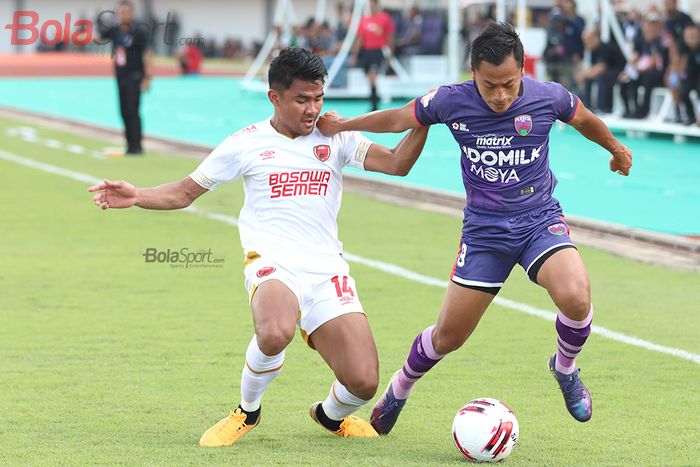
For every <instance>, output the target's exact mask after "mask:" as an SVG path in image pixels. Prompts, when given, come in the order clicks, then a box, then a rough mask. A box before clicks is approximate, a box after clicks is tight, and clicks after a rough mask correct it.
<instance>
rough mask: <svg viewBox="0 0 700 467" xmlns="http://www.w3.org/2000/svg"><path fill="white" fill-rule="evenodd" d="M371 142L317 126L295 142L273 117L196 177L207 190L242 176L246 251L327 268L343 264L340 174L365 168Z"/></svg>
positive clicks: (220, 151)
mask: <svg viewBox="0 0 700 467" xmlns="http://www.w3.org/2000/svg"><path fill="white" fill-rule="evenodd" d="M371 144H372V143H371V142H370V141H369V140H368V139H367V138H365V137H364V136H362V135H361V134H360V133H359V132H342V133H339V134H337V135H335V136H332V137H327V136H324V135H323V134H321V132H320V131H319V130H318V129H317V128H314V130H313V132H312V133H311V134H310V135H308V136H300V137H297V138H295V139H291V138H289V137H287V136H284V135H282V134H280V133H278V132H277V131H276V130H275V129H274V128H273V127H272V125H271V123H270V120H269V119H267V120H264V121H262V122H259V123H256V124H254V125H251V126H249V127H247V128H244V129H242V130H240V131H238V132H236V133H234V134H233V135H231V136H229V137H228V138H226V139H225V140H224V141H223V142H222V143H221V144H219V146H218V147H217V148H216V149H214V151H213V152H212V153H211V154H210V155H209V156H208V157H207V158H206V159H205V160H204V161H203V162H202V163H201V164H200V165H199V167H198V168H197V170H195V171H194V172H193V173H192V174H190V177H191V178H192V180H194V181H195V182H196V183H197V184H198V185H200V186H202V187H203V188H206V189H208V190H213V189H214V188H216V186H217V185H219V184H221V183H226V182H230V181H232V180H235V179H236V178H238V177H243V185H244V190H245V201H244V204H243V208H242V209H241V213H240V219H239V231H240V236H241V245H242V246H243V250H244V254H246V255H247V254H248V253H250V252H256V253H258V254H260V255H263V256H269V257H273V258H275V260H276V261H277V262H279V263H280V264H283V265H284V264H285V263H287V264H293V265H295V266H296V267H302V268H303V269H305V270H308V271H325V270H328V269H329V268H331V269H332V268H333V267H338V264H342V263H344V260H342V256H341V255H342V248H343V245H342V243H341V242H340V241H339V240H338V225H337V222H336V218H337V215H338V211H339V209H340V201H341V196H342V188H343V176H342V172H341V171H342V169H343V167H345V166H346V165H349V166H351V167H355V168H359V169H364V160H365V156H366V154H367V150H368V149H369V147H370V145H371Z"/></svg>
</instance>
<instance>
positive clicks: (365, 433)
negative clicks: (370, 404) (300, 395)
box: [309, 402, 379, 438]
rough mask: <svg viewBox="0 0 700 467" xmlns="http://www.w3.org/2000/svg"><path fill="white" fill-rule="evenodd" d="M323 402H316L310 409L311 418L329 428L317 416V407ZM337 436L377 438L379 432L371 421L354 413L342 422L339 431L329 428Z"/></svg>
mask: <svg viewBox="0 0 700 467" xmlns="http://www.w3.org/2000/svg"><path fill="white" fill-rule="evenodd" d="M319 404H321V402H316V403H315V404H314V405H312V406H311V408H310V409H309V415H311V418H313V420H314V421H315V422H316V423H318V424H319V425H321V426H322V427H323V428H324V429H325V430H328V428H326V427H325V426H323V424H322V423H321V422H320V421H319V420H318V418H316V407H318V405H319ZM328 431H330V432H331V433H333V434H334V435H336V436H340V437H342V438H377V437H379V434H378V433H377V432H376V431H375V430H374V428H372V425H370V424H369V422H366V421H364V420H362V419H361V418H359V417H356V416H354V415H348V416H347V417H345V418H344V419H343V421H342V422H341V423H340V428H339V429H338V430H337V431H333V430H328Z"/></svg>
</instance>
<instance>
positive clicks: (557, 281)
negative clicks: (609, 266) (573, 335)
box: [537, 248, 591, 321]
mask: <svg viewBox="0 0 700 467" xmlns="http://www.w3.org/2000/svg"><path fill="white" fill-rule="evenodd" d="M537 283H538V284H540V285H541V286H542V287H544V288H545V289H547V292H548V293H549V295H550V296H551V297H552V300H553V301H554V304H555V305H556V306H557V308H558V309H559V310H561V311H562V313H564V314H565V315H566V316H567V317H569V318H571V319H574V320H577V321H580V320H582V319H584V318H585V317H586V315H587V314H588V312H589V310H590V305H591V286H590V281H589V278H588V272H587V271H586V266H585V265H584V264H583V260H582V259H581V255H580V254H579V252H578V250H577V249H575V248H562V249H559V250H557V251H556V252H555V253H554V254H553V255H551V256H550V257H549V258H547V260H546V261H545V262H544V263H543V264H542V267H540V270H539V272H538V273H537Z"/></svg>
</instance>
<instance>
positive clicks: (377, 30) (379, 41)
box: [357, 11, 394, 50]
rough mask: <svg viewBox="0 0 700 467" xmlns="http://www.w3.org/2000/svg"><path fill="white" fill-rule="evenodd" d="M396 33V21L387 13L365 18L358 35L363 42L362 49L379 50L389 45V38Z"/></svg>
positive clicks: (382, 12) (361, 22) (383, 12)
mask: <svg viewBox="0 0 700 467" xmlns="http://www.w3.org/2000/svg"><path fill="white" fill-rule="evenodd" d="M393 32H394V21H393V20H392V19H391V16H389V13H387V12H386V11H380V12H378V13H377V14H376V15H373V16H363V17H362V20H361V21H360V26H359V28H358V30H357V35H358V36H359V37H360V39H361V40H362V48H363V49H368V50H378V49H381V48H382V47H384V46H386V45H388V44H389V37H390V36H391V34H392V33H393Z"/></svg>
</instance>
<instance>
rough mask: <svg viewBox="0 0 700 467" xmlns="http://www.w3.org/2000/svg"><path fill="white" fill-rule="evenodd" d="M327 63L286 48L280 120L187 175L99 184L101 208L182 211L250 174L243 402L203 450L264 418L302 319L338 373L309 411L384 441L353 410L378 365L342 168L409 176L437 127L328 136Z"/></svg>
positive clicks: (230, 141)
mask: <svg viewBox="0 0 700 467" xmlns="http://www.w3.org/2000/svg"><path fill="white" fill-rule="evenodd" d="M325 77H326V68H325V66H324V64H323V61H322V60H321V59H320V58H319V57H318V56H317V55H315V54H313V53H311V52H309V51H307V50H305V49H301V48H296V47H291V48H287V49H283V50H282V51H281V52H280V54H279V56H278V57H277V58H275V59H274V60H273V61H272V63H271V64H270V70H269V75H268V81H269V84H270V90H269V91H268V98H269V100H270V102H271V103H272V105H273V106H274V115H273V116H272V117H271V118H269V119H267V120H264V121H262V122H258V123H255V124H253V125H251V126H249V127H247V128H244V129H242V130H240V131H238V132H236V133H234V134H233V135H231V136H229V137H228V138H226V140H224V141H223V142H222V143H221V144H220V145H219V146H218V147H217V148H216V149H215V150H214V151H213V152H212V153H211V154H210V155H209V156H208V157H207V158H206V159H205V160H204V161H203V162H202V163H201V164H200V165H199V167H198V168H197V170H195V171H194V172H193V173H192V174H190V175H189V176H188V177H185V178H184V179H182V180H180V181H178V182H174V183H170V184H166V185H161V186H158V187H155V188H136V187H134V186H133V185H131V184H129V183H128V182H126V181H123V180H121V181H116V182H112V181H109V180H105V181H104V183H101V184H99V185H95V186H92V187H90V188H89V189H88V191H90V192H96V194H95V195H94V197H93V201H94V203H95V204H96V205H97V206H100V207H101V208H102V209H110V208H128V207H131V206H138V207H141V208H145V209H180V208H185V207H187V206H189V205H190V204H191V203H192V202H193V201H194V200H195V199H197V198H198V197H199V196H200V195H202V194H203V193H206V192H207V191H211V190H213V189H215V188H216V186H217V185H219V184H221V183H225V182H229V181H231V180H234V179H236V178H239V177H243V184H244V189H245V201H244V204H243V208H242V210H241V213H240V221H239V230H240V237H241V244H242V246H243V250H244V255H245V269H244V275H245V285H246V288H247V289H248V293H249V296H250V305H251V308H252V312H253V321H254V324H255V335H254V336H253V338H252V339H251V341H250V343H249V344H248V349H247V352H246V358H245V362H244V367H243V375H242V378H241V402H240V404H239V406H238V407H237V408H236V409H235V410H233V411H232V412H231V413H230V414H229V415H228V416H227V417H225V418H224V419H222V420H221V421H219V422H218V423H216V424H215V425H214V426H212V427H211V428H209V429H208V430H207V431H206V432H205V433H204V434H203V435H202V437H201V439H200V441H199V444H200V445H201V446H210V447H218V446H229V445H231V444H233V443H235V442H236V441H237V440H238V439H239V438H240V437H241V436H243V435H244V434H246V433H248V432H249V431H250V430H252V429H253V428H255V427H256V426H257V425H258V423H259V422H260V407H261V399H262V396H263V393H264V392H265V390H266V389H267V387H268V386H269V385H270V383H271V382H272V381H273V380H274V379H275V378H276V377H277V376H278V375H279V374H280V373H281V371H282V367H283V364H284V349H285V348H286V347H287V345H288V344H289V343H290V342H291V340H292V338H293V337H294V332H295V328H296V326H297V325H298V326H299V328H300V329H301V333H302V336H303V337H304V338H305V339H306V340H307V342H308V344H309V345H310V346H311V347H312V348H315V349H316V350H317V351H318V352H319V353H320V354H321V357H323V359H324V360H325V361H326V362H327V363H328V365H329V366H330V367H331V369H332V370H333V372H334V374H335V376H336V380H335V381H334V382H333V384H332V385H331V388H330V391H329V394H328V397H327V398H326V400H324V401H323V402H317V403H315V404H313V405H312V406H311V409H310V415H311V417H312V418H313V420H314V421H316V422H317V423H318V424H320V425H321V426H322V427H324V428H326V429H327V430H329V431H331V432H332V433H334V434H336V435H338V436H342V437H374V436H377V433H376V431H375V430H374V429H373V428H372V426H371V425H370V424H369V423H368V422H366V421H364V420H362V419H360V418H358V417H355V416H353V415H352V413H354V412H355V411H357V410H358V409H359V408H360V407H362V406H364V405H365V404H366V403H367V402H369V400H370V399H371V398H372V397H373V396H374V394H375V392H376V390H377V384H378V379H379V369H378V367H379V363H378V359H377V350H376V347H375V344H374V339H373V337H372V333H371V331H370V327H369V324H368V322H367V318H366V316H365V315H364V311H363V309H362V305H361V304H360V301H359V297H358V293H357V288H356V287H355V281H354V280H353V278H352V276H350V269H349V266H348V264H347V263H346V262H345V260H344V259H343V256H342V244H341V243H340V242H339V241H338V226H337V223H336V217H337V214H338V210H339V208H340V201H341V194H342V181H343V179H342V173H341V170H342V168H343V167H344V166H351V167H355V168H359V169H364V170H370V171H374V172H383V173H388V174H394V175H405V174H407V173H408V171H409V170H410V169H411V167H412V166H413V164H414V163H415V161H416V159H417V158H418V156H419V154H420V152H421V150H422V149H423V146H424V144H425V140H426V137H427V134H428V128H427V127H422V128H418V129H414V130H412V131H411V132H410V133H408V134H407V135H406V136H405V137H404V138H403V139H402V140H401V142H399V144H398V145H397V146H396V147H395V148H394V149H388V148H386V147H383V146H381V145H379V144H374V143H372V142H371V141H369V140H368V139H366V138H365V137H364V136H362V135H361V134H360V133H358V132H343V133H340V134H338V135H335V136H332V137H326V136H323V135H322V134H321V133H320V132H319V131H318V129H316V126H315V122H316V119H317V118H318V116H319V115H320V112H321V107H322V105H323V85H324V79H325Z"/></svg>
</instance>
